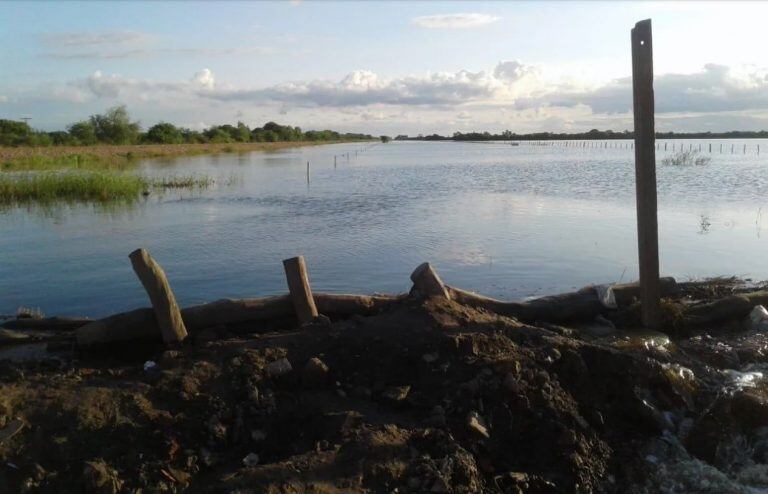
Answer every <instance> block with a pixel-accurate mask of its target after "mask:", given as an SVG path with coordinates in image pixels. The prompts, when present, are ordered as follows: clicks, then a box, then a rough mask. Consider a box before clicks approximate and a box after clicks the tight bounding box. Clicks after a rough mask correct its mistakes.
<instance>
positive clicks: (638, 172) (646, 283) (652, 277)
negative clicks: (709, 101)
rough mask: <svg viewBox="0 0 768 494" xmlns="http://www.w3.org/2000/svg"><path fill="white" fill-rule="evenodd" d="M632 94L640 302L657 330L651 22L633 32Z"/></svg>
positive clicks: (645, 322)
mask: <svg viewBox="0 0 768 494" xmlns="http://www.w3.org/2000/svg"><path fill="white" fill-rule="evenodd" d="M632 93H633V109H634V117H635V188H636V194H637V246H638V258H639V265H640V302H641V318H642V322H643V325H644V326H646V327H649V328H656V327H658V326H659V324H660V319H661V317H660V316H661V305H660V302H661V287H660V282H659V231H658V228H659V226H658V218H657V216H656V150H655V148H654V146H653V143H654V139H655V133H654V128H655V124H654V104H655V103H654V95H653V42H652V34H651V20H650V19H647V20H644V21H640V22H638V23H637V24H635V27H634V29H632Z"/></svg>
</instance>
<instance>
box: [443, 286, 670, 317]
mask: <svg viewBox="0 0 768 494" xmlns="http://www.w3.org/2000/svg"><path fill="white" fill-rule="evenodd" d="M446 288H447V289H448V292H449V293H450V296H451V298H452V299H453V300H455V301H456V302H458V303H460V304H464V305H468V306H470V307H479V308H482V309H485V310H488V311H491V312H496V313H497V314H501V315H504V316H508V317H514V318H516V319H518V320H520V321H523V322H528V323H532V322H536V321H546V322H553V323H556V322H565V321H586V320H592V319H594V318H595V317H596V316H597V315H598V314H602V313H604V312H607V311H609V310H611V309H610V308H609V307H606V305H605V304H604V303H603V302H602V301H601V300H600V298H599V297H598V295H597V291H596V289H595V287H591V286H588V287H585V288H582V289H581V290H579V291H577V292H572V293H564V294H560V295H552V296H549V297H541V298H536V299H533V300H529V301H527V302H504V301H501V300H496V299H493V298H489V297H485V296H482V295H478V294H476V293H472V292H468V291H465V290H461V289H459V288H454V287H451V286H447V287H446ZM661 288H662V294H665V295H669V294H671V293H673V292H674V291H675V288H676V283H675V279H674V278H661ZM609 290H610V291H611V292H612V295H613V299H614V300H615V301H616V305H617V307H619V308H621V307H627V306H629V305H630V304H631V303H632V302H633V301H634V300H635V299H636V298H637V297H638V296H639V294H640V286H639V285H638V284H637V283H626V284H622V285H612V286H611V287H609Z"/></svg>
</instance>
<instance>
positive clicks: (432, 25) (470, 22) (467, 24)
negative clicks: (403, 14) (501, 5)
mask: <svg viewBox="0 0 768 494" xmlns="http://www.w3.org/2000/svg"><path fill="white" fill-rule="evenodd" d="M499 19H501V17H497V16H495V15H489V14H477V13H459V14H437V15H423V16H420V17H415V18H413V19H412V20H411V22H413V24H415V25H417V26H419V27H424V28H427V29H468V28H474V27H481V26H486V25H488V24H493V23H494V22H496V21H498V20H499Z"/></svg>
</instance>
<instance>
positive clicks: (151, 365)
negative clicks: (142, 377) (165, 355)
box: [144, 360, 157, 371]
mask: <svg viewBox="0 0 768 494" xmlns="http://www.w3.org/2000/svg"><path fill="white" fill-rule="evenodd" d="M155 367H157V362H155V361H153V360H147V361H146V362H144V370H145V371H148V370H152V369H154V368H155Z"/></svg>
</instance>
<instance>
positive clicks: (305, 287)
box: [283, 256, 318, 324]
mask: <svg viewBox="0 0 768 494" xmlns="http://www.w3.org/2000/svg"><path fill="white" fill-rule="evenodd" d="M283 267H284V268H285V278H286V280H287V281H288V291H289V292H290V293H291V300H292V301H293V308H294V310H295V311H296V318H297V319H298V320H299V324H307V323H310V322H312V321H313V320H314V319H315V318H316V317H317V316H318V312H317V307H316V306H315V299H314V298H313V296H312V287H310V285H309V276H308V275H307V265H306V263H305V262H304V256H299V257H292V258H290V259H286V260H284V261H283Z"/></svg>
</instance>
